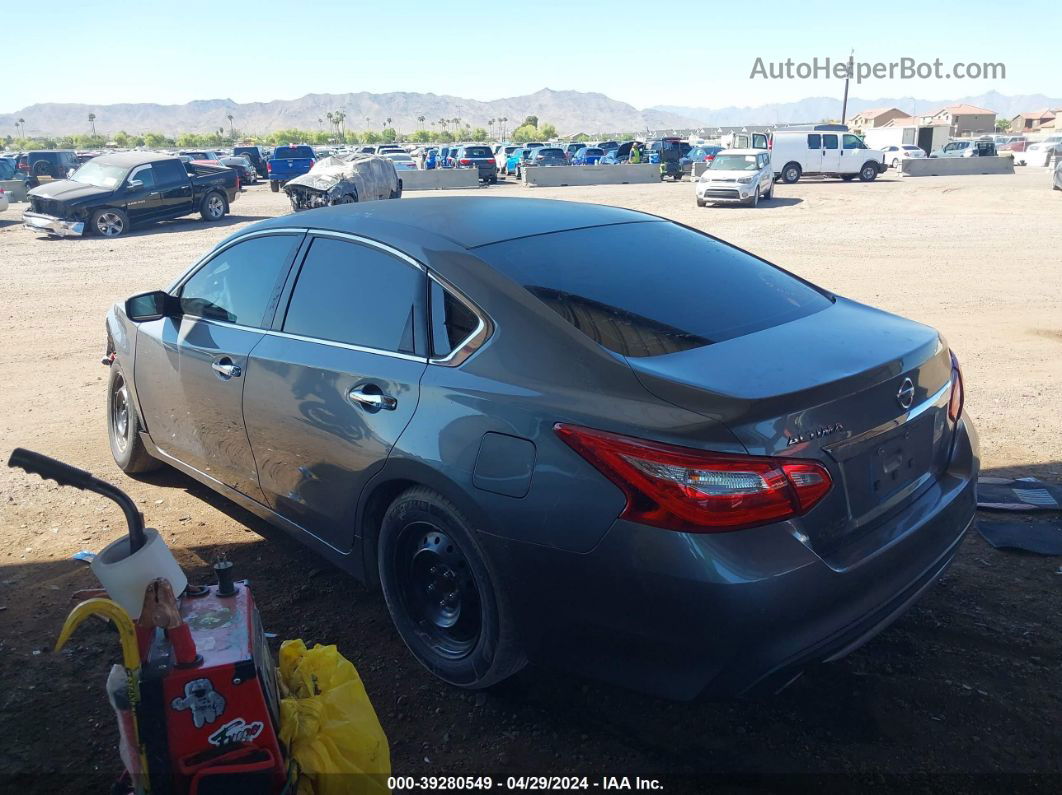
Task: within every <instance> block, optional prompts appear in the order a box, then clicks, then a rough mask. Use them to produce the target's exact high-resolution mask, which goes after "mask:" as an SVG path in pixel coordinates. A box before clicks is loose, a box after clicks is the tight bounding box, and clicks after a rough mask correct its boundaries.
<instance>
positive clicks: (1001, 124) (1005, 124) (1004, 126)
mask: <svg viewBox="0 0 1062 795" xmlns="http://www.w3.org/2000/svg"><path fill="white" fill-rule="evenodd" d="M1009 129H1010V119H996V130H998V131H999V132H1007V131H1008V130H1009Z"/></svg>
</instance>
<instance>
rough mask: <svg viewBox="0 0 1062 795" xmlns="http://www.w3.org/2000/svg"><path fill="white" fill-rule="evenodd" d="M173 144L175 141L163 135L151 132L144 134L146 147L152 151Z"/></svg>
mask: <svg viewBox="0 0 1062 795" xmlns="http://www.w3.org/2000/svg"><path fill="white" fill-rule="evenodd" d="M171 143H173V140H172V139H171V138H167V137H166V136H165V135H163V134H162V133H156V132H149V133H145V134H144V146H150V147H151V148H152V149H157V148H159V147H163V146H168V145H170V144H171Z"/></svg>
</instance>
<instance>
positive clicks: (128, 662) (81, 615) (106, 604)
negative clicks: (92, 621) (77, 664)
mask: <svg viewBox="0 0 1062 795" xmlns="http://www.w3.org/2000/svg"><path fill="white" fill-rule="evenodd" d="M93 615H100V616H104V617H105V618H108V619H110V621H111V623H113V624H114V626H116V627H117V628H118V637H119V638H120V639H121V642H122V664H123V665H125V670H126V673H129V674H132V673H134V672H136V671H139V670H140V648H139V647H138V646H137V643H136V627H134V626H133V619H131V618H130V617H129V614H128V613H127V612H125V610H123V609H122V608H121V606H120V605H119V604H118V603H117V602H114V601H112V600H110V599H86V600H85V601H84V602H81V603H80V604H79V605H77V606H76V607H75V608H74V609H73V610H71V611H70V615H68V616H67V617H66V621H64V622H63V629H62V631H61V632H60V633H59V639H58V640H57V641H56V642H55V651H59V650H60V649H61V648H63V646H65V645H66V642H67V641H68V640H70V636H71V635H73V634H74V630H75V629H77V628H78V626H79V625H80V624H81V622H82V621H84V620H85V619H86V618H88V617H89V616H93Z"/></svg>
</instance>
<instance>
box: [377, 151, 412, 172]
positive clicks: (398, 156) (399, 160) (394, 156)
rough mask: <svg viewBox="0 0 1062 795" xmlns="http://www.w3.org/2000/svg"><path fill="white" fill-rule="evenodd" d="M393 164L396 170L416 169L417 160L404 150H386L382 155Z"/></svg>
mask: <svg viewBox="0 0 1062 795" xmlns="http://www.w3.org/2000/svg"><path fill="white" fill-rule="evenodd" d="M382 157H386V158H387V159H388V160H390V161H391V162H392V163H394V164H395V170H396V171H416V170H417V161H415V160H414V159H413V157H412V156H411V155H407V154H406V153H405V152H386V153H384V154H383V155H382Z"/></svg>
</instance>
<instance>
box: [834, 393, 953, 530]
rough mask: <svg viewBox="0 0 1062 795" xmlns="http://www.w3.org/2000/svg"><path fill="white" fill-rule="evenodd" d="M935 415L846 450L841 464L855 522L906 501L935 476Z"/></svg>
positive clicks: (919, 419)
mask: <svg viewBox="0 0 1062 795" xmlns="http://www.w3.org/2000/svg"><path fill="white" fill-rule="evenodd" d="M933 414H934V412H927V414H926V415H924V416H922V417H919V418H918V419H916V420H912V421H911V422H908V423H906V424H904V425H902V426H900V427H899V428H896V429H895V430H891V431H887V432H886V433H883V434H880V435H879V436H876V437H874V438H872V439H867V440H865V441H864V442H861V443H859V445H858V446H857V447H856V448H855V449H851V450H846V451H845V452H846V453H849V456H848V457H846V458H845V460H844V461H843V462H841V466H842V469H843V472H844V480H845V488H846V491H847V494H848V505H849V510H850V512H851V516H852V518H853V519H859V518H860V517H863V516H864V515H866V514H868V513H871V512H876V509H879V508H881V507H883V506H885V505H888V504H890V503H893V502H895V501H897V500H899V499H902V498H903V497H904V496H906V495H907V494H908V493H910V492H911V491H912V490H913V489H914V488H917V486H918V485H920V483H921V482H922V481H924V480H925V479H926V478H927V477H929V476H930V475H932V473H933V471H934V469H935V467H934V458H935V455H934V453H935V446H936V445H935V439H936V437H937V434H936V433H934V424H935V423H934V417H933Z"/></svg>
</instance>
